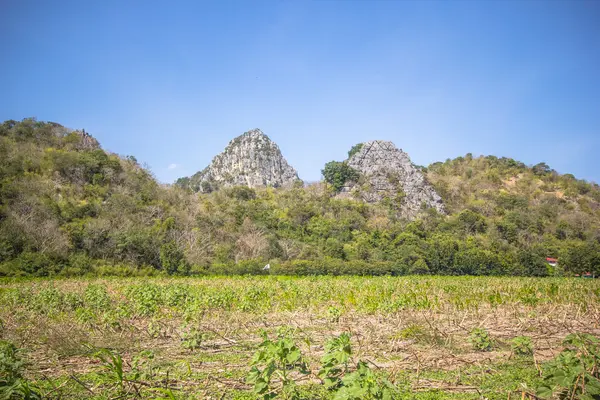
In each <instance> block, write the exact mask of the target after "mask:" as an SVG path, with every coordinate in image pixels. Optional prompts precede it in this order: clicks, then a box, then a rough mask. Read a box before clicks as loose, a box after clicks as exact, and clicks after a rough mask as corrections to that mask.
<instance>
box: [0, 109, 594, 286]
mask: <svg viewBox="0 0 600 400" xmlns="http://www.w3.org/2000/svg"><path fill="white" fill-rule="evenodd" d="M424 172H425V174H426V177H427V179H428V180H429V182H431V183H432V184H433V185H434V187H435V188H436V190H438V193H440V195H441V196H442V198H443V200H444V202H445V204H446V208H447V209H448V210H449V213H450V214H449V215H447V216H446V215H440V214H438V213H436V212H435V211H433V210H423V213H422V216H421V217H420V218H419V219H418V220H416V221H412V222H411V221H406V220H403V219H401V218H399V217H398V215H399V213H398V207H401V205H399V204H398V203H397V202H394V201H388V202H386V201H383V202H381V203H380V204H378V205H369V204H365V203H361V202H357V201H353V200H343V199H337V198H336V197H335V196H334V193H333V190H332V189H331V188H330V187H326V186H325V185H320V184H318V185H312V186H309V187H307V188H298V187H297V188H293V189H286V190H284V189H272V188H267V189H260V190H254V189H250V188H247V187H234V188H229V189H222V190H219V191H216V192H213V193H209V194H194V193H191V192H188V191H186V190H184V189H181V188H179V187H176V186H167V185H160V184H158V183H157V182H156V180H155V179H154V178H153V176H152V175H151V174H150V173H149V172H148V171H146V170H145V169H143V168H142V167H140V166H139V165H138V163H137V161H136V160H135V158H134V157H131V156H130V157H119V156H117V155H115V154H108V153H107V152H105V151H104V150H102V149H101V148H100V146H99V145H98V143H97V142H96V141H95V140H94V139H93V138H92V137H91V136H89V135H88V134H86V133H85V132H84V131H71V130H69V129H66V128H64V127H62V126H60V125H58V124H54V123H44V122H38V121H36V120H33V119H26V120H23V121H21V122H16V121H6V122H4V123H3V124H2V125H0V274H1V275H35V276H47V275H57V274H63V275H75V274H142V273H143V274H153V273H166V274H232V273H239V274H246V273H251V274H266V273H271V274H274V273H278V274H293V275H313V274H333V275H344V274H358V275H361V274H363V275H388V274H389V275H402V274H451V275H462V274H469V275H533V276H545V275H549V274H550V275H561V274H575V273H581V272H588V271H589V272H595V273H596V274H598V273H600V233H599V232H600V188H599V187H598V185H596V184H591V183H588V182H585V181H581V180H577V179H575V178H574V177H573V176H571V175H560V174H557V173H556V172H554V171H552V170H551V169H550V168H549V167H548V166H546V165H545V164H538V165H536V166H534V167H532V168H530V167H527V166H525V165H524V164H522V163H519V162H516V161H514V160H512V159H507V158H496V157H492V156H490V157H478V158H474V157H472V156H471V155H467V156H465V157H459V158H457V159H455V160H447V161H446V162H444V163H435V164H433V165H431V166H429V167H427V168H424ZM546 257H554V258H558V259H559V266H558V267H557V268H550V267H549V266H548V265H547V263H546V262H545V258H546ZM267 263H269V264H270V269H264V266H265V265H266V264H267Z"/></svg>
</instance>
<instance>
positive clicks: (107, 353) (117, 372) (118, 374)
mask: <svg viewBox="0 0 600 400" xmlns="http://www.w3.org/2000/svg"><path fill="white" fill-rule="evenodd" d="M94 356H95V357H96V358H98V359H99V360H100V361H101V362H102V368H103V369H104V370H105V372H106V373H107V374H106V376H107V377H108V379H109V380H110V381H112V382H114V384H116V385H117V386H118V388H119V389H120V390H121V391H123V388H124V383H125V374H124V371H123V358H122V357H121V355H120V354H119V353H117V352H114V351H112V350H110V349H100V350H98V351H97V352H95V353H94Z"/></svg>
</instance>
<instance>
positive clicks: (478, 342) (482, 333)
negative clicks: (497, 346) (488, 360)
mask: <svg viewBox="0 0 600 400" xmlns="http://www.w3.org/2000/svg"><path fill="white" fill-rule="evenodd" d="M469 342H470V343H471V346H472V347H473V349H475V350H478V351H490V350H492V345H493V343H492V339H491V338H490V335H489V333H488V332H487V331H486V330H485V329H483V328H474V329H473V330H472V331H471V333H470V334H469Z"/></svg>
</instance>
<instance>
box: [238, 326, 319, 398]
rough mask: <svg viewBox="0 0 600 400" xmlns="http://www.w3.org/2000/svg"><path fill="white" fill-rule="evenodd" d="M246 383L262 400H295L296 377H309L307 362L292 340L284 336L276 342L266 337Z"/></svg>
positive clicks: (252, 362)
mask: <svg viewBox="0 0 600 400" xmlns="http://www.w3.org/2000/svg"><path fill="white" fill-rule="evenodd" d="M251 365H252V369H251V370H250V372H249V374H248V377H247V379H246V381H247V382H248V383H250V384H252V385H253V391H254V393H255V394H256V395H258V396H259V397H260V398H262V399H271V398H274V397H276V396H277V395H278V394H281V395H282V396H283V398H285V399H296V398H298V393H297V390H296V384H295V380H294V378H293V374H294V373H296V374H308V373H309V371H308V369H307V365H306V362H305V361H304V360H303V357H302V354H301V352H300V349H299V348H298V346H297V345H296V344H295V343H294V340H293V338H292V337H291V336H290V335H289V334H287V332H284V334H283V335H282V334H279V335H278V336H277V339H276V340H271V339H269V338H268V336H267V334H266V333H263V342H262V343H261V344H260V346H259V349H258V351H257V352H256V353H255V354H254V357H253V358H252V361H251Z"/></svg>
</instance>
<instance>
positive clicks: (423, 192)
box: [342, 140, 445, 219]
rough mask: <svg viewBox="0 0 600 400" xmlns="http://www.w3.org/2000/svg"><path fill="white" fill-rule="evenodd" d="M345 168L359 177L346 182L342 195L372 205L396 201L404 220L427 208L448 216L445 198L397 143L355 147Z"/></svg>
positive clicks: (379, 143) (379, 141) (373, 142)
mask: <svg viewBox="0 0 600 400" xmlns="http://www.w3.org/2000/svg"><path fill="white" fill-rule="evenodd" d="M346 164H347V165H348V166H349V167H351V168H353V169H354V170H356V171H357V172H358V173H359V177H358V179H357V180H356V181H348V182H346V184H345V185H344V187H343V189H342V193H351V194H353V195H354V196H355V197H358V198H361V199H363V200H364V201H366V202H369V203H375V202H380V201H382V200H383V199H386V198H387V199H390V200H391V201H396V202H397V203H398V204H399V205H400V210H401V214H402V216H403V217H405V218H408V219H414V218H415V217H416V216H417V215H418V214H419V213H420V212H421V210H422V209H423V208H424V207H425V208H434V209H435V210H437V211H438V212H439V213H441V214H445V209H444V205H443V203H442V198H441V197H440V196H439V195H438V194H437V192H436V191H435V189H434V188H433V187H432V186H431V185H430V184H429V183H428V182H427V180H426V179H425V177H424V175H423V173H421V171H420V170H419V169H418V168H417V167H415V165H414V164H413V163H412V162H411V161H410V158H409V157H408V154H406V153H405V152H403V151H402V150H401V149H398V148H397V147H396V146H395V145H394V143H392V142H389V141H383V140H374V141H370V142H366V143H363V144H362V145H358V146H355V147H354V149H353V151H351V152H350V157H349V158H348V160H347V161H346ZM342 196H343V194H342Z"/></svg>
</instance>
